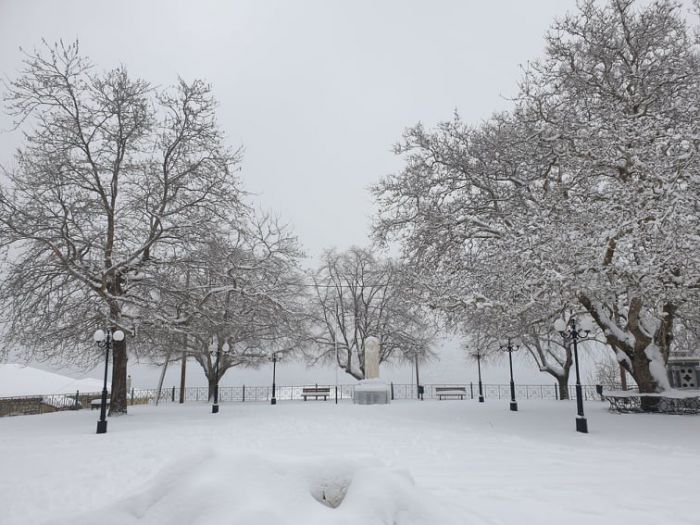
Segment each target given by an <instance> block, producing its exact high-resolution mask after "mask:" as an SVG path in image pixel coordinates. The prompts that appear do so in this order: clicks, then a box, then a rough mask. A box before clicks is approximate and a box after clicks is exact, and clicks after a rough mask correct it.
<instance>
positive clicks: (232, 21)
mask: <svg viewBox="0 0 700 525" xmlns="http://www.w3.org/2000/svg"><path fill="white" fill-rule="evenodd" d="M574 5H575V2H574V0H536V1H529V2H525V1H523V0H500V1H496V0H493V1H484V0H462V1H458V0H453V1H447V0H433V1H427V0H426V1H420V2H419V1H415V0H391V1H377V0H352V1H349V0H348V1H343V2H340V1H335V2H334V1H328V0H307V1H294V2H292V1H284V0H275V1H263V0H245V1H239V0H237V1H227V2H223V1H217V2H215V1H211V0H208V1H194V0H191V1H189V2H185V1H181V0H180V1H174V0H157V1H148V2H145V1H140V0H129V1H120V2H106V1H105V2H98V1H94V0H82V1H78V0H61V1H50V0H34V1H23V0H0V72H2V73H3V74H5V75H7V76H9V77H14V76H15V75H16V72H17V71H18V69H19V68H20V67H21V64H20V61H21V53H20V51H19V47H20V46H22V47H24V48H27V49H31V48H32V47H34V46H38V45H40V43H41V39H42V38H44V39H46V40H47V41H49V42H53V41H55V40H57V39H59V38H63V39H64V40H67V41H71V40H74V39H75V38H79V40H80V44H81V49H82V51H83V53H84V54H86V55H88V56H89V57H91V59H92V61H93V62H94V63H95V64H96V66H97V67H98V68H101V69H109V68H111V67H114V66H117V65H119V64H120V63H122V64H124V65H126V66H127V68H128V69H129V70H130V71H131V73H132V74H133V75H135V76H140V77H143V78H145V79H146V80H148V81H150V82H151V83H153V84H156V85H168V84H172V83H173V82H174V81H175V80H176V78H177V76H178V75H180V76H182V77H183V78H185V79H188V80H191V79H193V78H196V77H199V78H203V79H205V80H207V81H208V82H210V83H211V84H212V85H213V89H214V93H215V95H216V97H217V98H218V100H219V102H220V110H219V113H218V114H219V121H220V125H221V127H222V128H223V129H224V130H225V131H226V133H227V135H228V137H229V139H230V143H231V145H232V146H234V147H237V146H240V145H242V146H243V147H244V148H245V158H244V164H243V172H242V178H243V182H244V185H245V187H246V188H247V189H248V190H249V191H252V192H255V193H256V194H258V196H257V197H256V198H257V200H258V201H259V202H260V204H261V206H262V207H264V208H266V209H270V210H273V211H275V212H276V213H278V214H279V215H280V216H281V217H282V218H283V219H284V220H285V221H286V222H288V223H290V224H291V225H292V226H293V227H294V229H295V231H296V232H297V234H298V235H299V237H300V240H301V242H302V244H303V245H304V247H305V249H306V251H307V253H308V254H309V255H310V256H312V257H315V256H317V255H318V254H319V253H320V252H321V250H323V249H324V248H328V247H332V246H337V247H339V248H346V247H348V246H350V245H352V244H358V245H365V244H367V235H368V232H369V218H370V216H371V214H372V212H373V206H372V203H371V198H370V195H369V193H368V191H367V188H368V186H369V185H371V184H372V183H374V182H376V181H377V180H378V179H379V178H380V177H381V176H383V175H385V174H388V173H390V172H392V171H396V170H397V169H399V168H400V162H399V160H398V159H397V158H396V157H395V156H394V155H393V153H391V147H392V145H393V144H394V143H395V142H397V141H398V140H399V139H400V137H401V133H402V130H403V129H404V128H405V127H406V126H409V125H412V124H415V123H416V122H418V121H422V122H423V123H424V124H426V125H427V126H432V125H434V124H435V123H436V122H438V121H440V120H445V119H449V118H450V117H451V115H452V112H453V111H454V110H455V109H458V110H459V112H460V114H461V115H462V117H463V118H464V119H465V120H467V121H472V122H473V121H478V120H479V119H483V118H485V117H487V116H488V115H489V114H490V113H492V112H493V111H495V110H499V109H504V108H505V107H507V105H508V103H507V102H506V101H505V100H504V97H508V96H511V95H513V94H514V93H515V91H516V83H517V81H518V79H519V77H520V70H519V65H520V64H523V63H525V62H526V61H527V60H529V59H532V58H536V57H538V56H540V55H541V53H542V50H543V47H544V40H543V35H544V33H545V31H546V29H547V27H548V26H549V25H550V24H551V22H552V20H553V18H554V17H556V16H561V15H563V14H564V13H565V12H566V11H567V10H570V9H572V8H573V7H574ZM8 126H9V121H8V120H7V118H6V117H5V116H4V114H3V115H2V116H0V130H7V129H8ZM20 140H21V137H20V136H19V134H18V133H16V132H15V133H8V132H0V163H8V162H9V161H10V158H11V153H12V149H13V147H15V146H17V145H18V144H19V143H20ZM463 363H464V361H463V358H462V356H461V355H460V354H457V353H456V352H455V351H454V349H453V350H452V351H451V352H450V351H446V352H445V354H444V359H443V361H442V362H441V363H440V364H435V365H432V367H428V368H427V369H426V371H425V376H424V377H425V379H426V380H427V381H429V380H430V378H433V380H434V381H439V380H440V378H442V377H445V379H444V380H446V381H455V380H459V378H463V379H462V380H468V378H469V377H471V376H475V372H474V373H472V372H473V371H472V370H469V371H467V370H465V371H464V372H462V371H460V370H459V368H460V366H459V365H460V364H462V366H464V365H463ZM455 365H457V368H455ZM196 368H197V365H195V364H194V363H193V364H192V366H191V367H190V369H191V370H193V371H194V370H196ZM465 368H466V367H465ZM283 370H284V369H283ZM287 370H288V371H290V376H289V377H288V380H287V381H286V382H299V381H310V382H314V378H316V380H319V381H323V380H324V379H318V377H319V373H318V372H317V371H314V372H308V371H305V370H304V369H303V367H302V366H295V368H293V369H292V368H289V369H287ZM193 373H194V372H193ZM282 373H283V374H284V373H285V372H282ZM395 373H396V374H397V377H398V376H401V377H404V376H405V380H406V382H408V378H409V371H408V369H407V368H406V369H405V370H404V371H401V370H400V369H396V370H395ZM135 374H136V372H135ZM138 374H141V372H138ZM197 374H201V372H199V371H198V370H197ZM230 374H231V376H232V377H231V378H230V380H229V381H230V382H233V383H241V382H246V380H247V381H248V382H249V384H251V382H253V383H255V382H263V379H262V378H263V376H264V377H265V378H266V377H267V372H263V371H261V372H238V371H231V372H230ZM260 374H263V375H260ZM445 374H447V375H449V376H450V377H449V378H448V377H447V376H446V375H445ZM322 375H323V377H324V378H325V380H330V377H331V372H330V371H326V372H324V373H323V374H322ZM153 377H154V374H152V373H150V372H149V373H146V372H145V371H144V372H143V380H142V384H141V385H140V386H147V384H145V383H151V384H153V383H154V382H155V380H154V379H153ZM197 377H199V376H197ZM530 377H531V379H532V381H530V382H533V381H535V380H539V381H544V382H547V383H549V382H550V381H549V379H548V376H544V375H541V374H537V373H536V372H534V371H532V373H531V374H530ZM501 379H504V376H503V374H501V373H499V380H501ZM173 381H174V379H173ZM191 383H192V384H204V382H203V379H193V380H192V381H191Z"/></svg>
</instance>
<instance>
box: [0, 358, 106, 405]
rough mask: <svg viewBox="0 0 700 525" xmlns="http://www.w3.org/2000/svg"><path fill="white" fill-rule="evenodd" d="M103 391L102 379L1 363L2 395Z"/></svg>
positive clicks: (0, 381)
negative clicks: (73, 376) (77, 376)
mask: <svg viewBox="0 0 700 525" xmlns="http://www.w3.org/2000/svg"><path fill="white" fill-rule="evenodd" d="M77 390H79V391H80V392H101V391H102V381H100V380H99V379H93V378H90V377H86V378H84V379H73V378H72V377H68V376H64V375H61V374H55V373H53V372H47V371H45V370H39V369H38V368H32V367H30V366H24V365H18V364H0V397H14V396H33V395H37V396H39V395H46V394H75V392H76V391H77Z"/></svg>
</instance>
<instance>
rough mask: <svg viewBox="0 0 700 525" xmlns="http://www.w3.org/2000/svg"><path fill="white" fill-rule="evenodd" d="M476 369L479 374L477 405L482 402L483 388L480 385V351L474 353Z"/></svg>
mask: <svg viewBox="0 0 700 525" xmlns="http://www.w3.org/2000/svg"><path fill="white" fill-rule="evenodd" d="M476 369H477V370H478V372H479V403H483V402H484V387H483V385H482V384H481V350H477V351H476Z"/></svg>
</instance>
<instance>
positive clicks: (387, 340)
mask: <svg viewBox="0 0 700 525" xmlns="http://www.w3.org/2000/svg"><path fill="white" fill-rule="evenodd" d="M313 279H314V292H315V297H314V298H313V299H312V304H311V310H312V314H311V316H312V319H313V320H312V324H313V328H314V331H313V337H312V343H313V345H312V351H311V356H310V357H311V358H312V360H313V361H319V360H333V361H335V360H336V358H337V365H338V366H339V367H340V368H341V369H343V370H345V372H347V373H348V374H350V375H351V376H352V377H354V378H356V379H364V377H365V360H364V356H365V341H366V340H367V338H368V337H372V336H373V337H377V338H378V339H379V342H380V345H381V350H380V355H379V361H380V363H382V362H386V361H390V360H392V359H393V360H397V359H398V360H401V359H405V360H413V359H415V357H416V356H418V357H419V358H420V357H424V356H428V355H430V353H431V351H430V345H431V343H432V342H433V340H434V337H435V328H434V326H433V325H432V323H431V321H430V319H429V315H428V314H427V313H426V312H425V311H423V310H422V309H421V308H420V307H419V306H418V304H417V303H416V302H414V301H412V300H411V296H412V289H413V284H412V283H411V282H410V281H409V280H408V279H407V275H406V273H405V272H404V271H402V269H401V268H400V267H399V266H398V265H396V264H394V263H393V262H391V261H386V260H379V259H377V258H375V257H374V256H373V255H372V253H371V252H370V251H369V250H366V249H362V248H357V247H353V248H351V249H349V250H348V251H347V252H342V253H337V252H335V251H333V250H331V251H327V252H326V253H325V254H324V255H323V265H322V266H321V268H320V269H319V270H318V271H317V272H316V273H315V275H314V276H313Z"/></svg>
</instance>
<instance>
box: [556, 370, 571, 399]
mask: <svg viewBox="0 0 700 525" xmlns="http://www.w3.org/2000/svg"><path fill="white" fill-rule="evenodd" d="M555 377H556V376H555ZM557 383H558V385H559V399H560V400H561V401H565V400H568V399H569V374H566V376H564V377H557Z"/></svg>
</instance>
